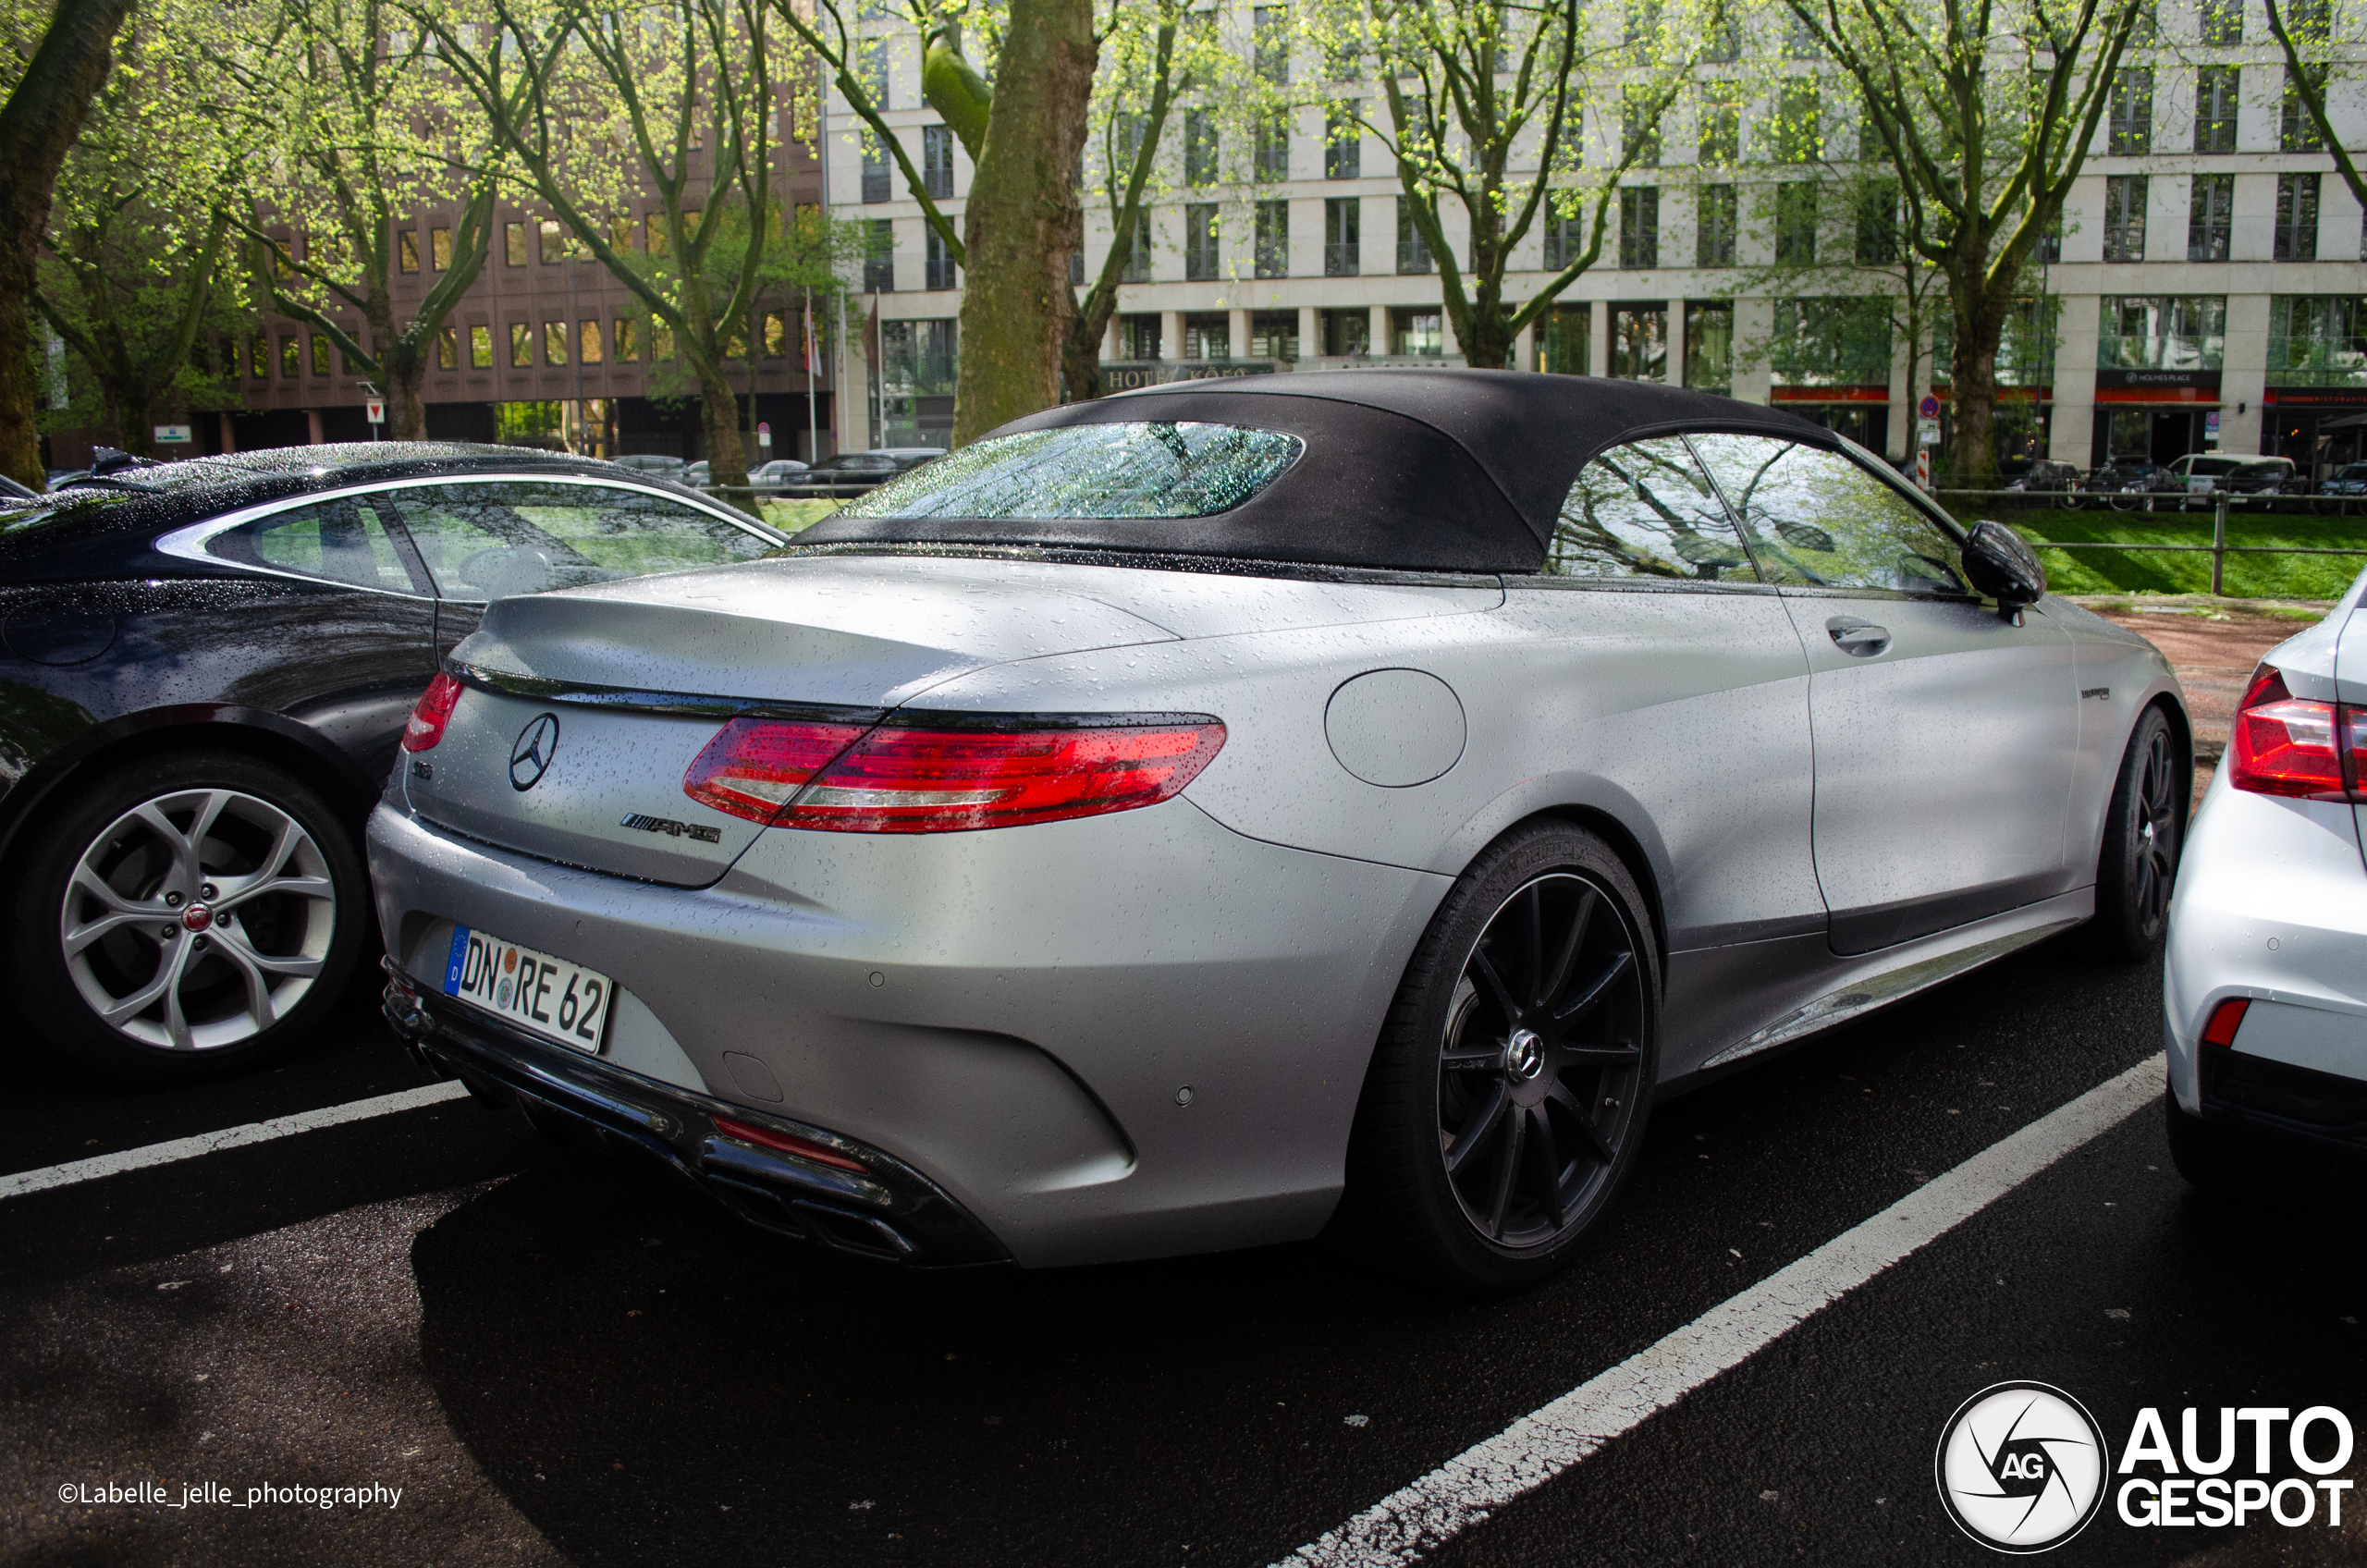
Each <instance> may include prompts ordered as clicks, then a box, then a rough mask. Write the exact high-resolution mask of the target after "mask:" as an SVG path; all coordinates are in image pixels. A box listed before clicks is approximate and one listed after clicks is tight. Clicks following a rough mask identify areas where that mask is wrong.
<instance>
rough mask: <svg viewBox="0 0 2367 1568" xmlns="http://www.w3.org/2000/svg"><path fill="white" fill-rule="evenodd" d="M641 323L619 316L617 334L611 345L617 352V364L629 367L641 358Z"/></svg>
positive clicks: (610, 340) (611, 338) (610, 341)
mask: <svg viewBox="0 0 2367 1568" xmlns="http://www.w3.org/2000/svg"><path fill="white" fill-rule="evenodd" d="M640 328H641V323H639V322H638V321H636V320H634V319H633V318H632V316H619V317H618V318H617V326H616V332H615V334H614V335H613V336H612V337H610V338H609V340H608V341H609V343H610V344H611V346H613V347H614V348H615V349H616V351H617V363H619V364H620V365H629V364H632V363H634V362H636V361H639V360H640V358H641V330H640Z"/></svg>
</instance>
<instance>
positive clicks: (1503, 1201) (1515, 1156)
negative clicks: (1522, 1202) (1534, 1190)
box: [1488, 1111, 1528, 1241]
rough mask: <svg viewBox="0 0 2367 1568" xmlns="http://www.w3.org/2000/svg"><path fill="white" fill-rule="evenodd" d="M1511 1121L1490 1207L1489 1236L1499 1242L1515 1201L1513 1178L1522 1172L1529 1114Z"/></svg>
mask: <svg viewBox="0 0 2367 1568" xmlns="http://www.w3.org/2000/svg"><path fill="white" fill-rule="evenodd" d="M1511 1120H1512V1131H1511V1133H1509V1134H1508V1135H1507V1136H1506V1137H1505V1139H1504V1158H1503V1163H1502V1164H1501V1165H1499V1166H1498V1167H1497V1168H1496V1195H1495V1198H1494V1201H1492V1202H1491V1203H1490V1204H1489V1206H1488V1234H1490V1236H1493V1237H1495V1238H1496V1239H1497V1240H1499V1241H1502V1239H1503V1234H1504V1210H1505V1209H1506V1208H1507V1207H1510V1205H1511V1203H1512V1199H1513V1178H1514V1177H1515V1175H1517V1174H1518V1173H1519V1171H1520V1155H1521V1145H1523V1144H1525V1143H1527V1141H1528V1139H1527V1134H1528V1114H1527V1112H1526V1111H1523V1112H1521V1113H1519V1114H1517V1115H1515V1116H1514V1117H1513V1118H1512V1119H1511Z"/></svg>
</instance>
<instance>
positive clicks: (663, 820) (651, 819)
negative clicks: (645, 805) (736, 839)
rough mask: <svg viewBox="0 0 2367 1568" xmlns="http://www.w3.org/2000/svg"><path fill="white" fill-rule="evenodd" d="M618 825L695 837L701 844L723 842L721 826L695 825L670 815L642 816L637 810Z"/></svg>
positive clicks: (678, 837)
mask: <svg viewBox="0 0 2367 1568" xmlns="http://www.w3.org/2000/svg"><path fill="white" fill-rule="evenodd" d="M618 826H619V827H638V828H640V829H641V830H642V831H643V832H644V833H669V834H671V835H673V836H674V837H675V838H677V839H697V840H698V841H699V842H700V843H702V844H720V843H721V842H723V830H722V829H721V828H717V827H693V826H692V825H691V824H690V823H687V822H677V821H675V820H674V819H673V818H672V817H670V816H644V815H641V814H640V813H639V812H635V813H633V814H632V815H631V816H628V817H626V818H625V819H624V820H623V821H622V822H620V823H619V824H618Z"/></svg>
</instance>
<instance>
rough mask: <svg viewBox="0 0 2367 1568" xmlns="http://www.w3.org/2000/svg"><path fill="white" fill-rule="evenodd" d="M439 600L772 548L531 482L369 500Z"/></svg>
mask: <svg viewBox="0 0 2367 1568" xmlns="http://www.w3.org/2000/svg"><path fill="white" fill-rule="evenodd" d="M378 500H379V502H380V503H381V504H382V505H384V506H386V507H388V508H392V509H393V511H394V513H395V515H396V516H397V517H398V518H399V519H400V520H401V521H402V525H403V527H404V529H405V530H406V531H407V532H408V533H410V534H411V542H412V543H413V544H415V545H418V546H419V553H420V555H421V556H422V557H424V558H425V559H426V561H427V570H429V571H431V572H433V573H434V574H435V586H436V588H437V590H438V591H439V592H440V593H442V594H443V595H444V596H445V597H446V598H448V599H461V600H471V601H482V600H488V599H504V598H508V597H509V596H511V595H512V594H539V593H541V592H543V591H544V590H545V589H549V588H572V587H575V586H577V585H579V584H581V583H585V582H607V581H608V580H610V579H612V578H619V577H644V576H647V575H648V574H650V573H652V572H659V571H681V570H687V569H689V568H692V567H700V566H721V565H723V564H724V563H726V562H728V561H744V560H751V559H754V557H757V556H761V555H763V554H764V553H765V552H766V551H767V550H769V549H771V548H772V547H773V544H772V541H771V540H769V539H767V538H765V537H764V536H762V535H761V534H757V533H751V532H749V531H748V530H746V529H743V528H739V527H735V526H734V525H732V524H731V523H729V522H726V521H723V520H722V519H720V518H717V517H716V516H714V515H712V514H711V513H707V512H703V511H700V510H698V509H697V508H694V507H688V506H684V505H683V504H682V503H681V502H679V501H675V500H671V499H668V497H666V496H653V495H650V494H648V493H647V492H646V491H641V490H622V489H615V488H611V487H609V486H607V485H598V484H549V483H538V482H535V481H533V480H487V481H483V482H480V483H477V484H426V485H415V486H412V487H410V488H407V489H400V490H388V491H385V492H382V493H381V494H380V495H379V496H378Z"/></svg>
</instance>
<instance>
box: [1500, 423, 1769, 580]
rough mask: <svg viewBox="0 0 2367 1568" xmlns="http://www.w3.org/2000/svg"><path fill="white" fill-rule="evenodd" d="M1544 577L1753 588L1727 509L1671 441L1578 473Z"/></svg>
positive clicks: (1632, 445)
mask: <svg viewBox="0 0 2367 1568" xmlns="http://www.w3.org/2000/svg"><path fill="white" fill-rule="evenodd" d="M1544 570H1545V571H1546V573H1547V575H1549V576H1554V577H1596V578H1618V577H1641V578H1666V579H1692V580H1695V581H1706V582H1751V581H1753V579H1752V576H1751V570H1750V557H1748V555H1746V554H1745V553H1744V551H1743V547H1742V540H1741V538H1740V537H1739V536H1738V535H1737V534H1736V533H1735V527H1734V524H1733V522H1732V521H1729V520H1728V519H1727V517H1726V512H1725V508H1723V506H1721V505H1720V504H1719V501H1718V497H1717V494H1716V492H1714V491H1713V490H1711V487H1710V482H1709V480H1708V479H1707V478H1705V477H1703V475H1702V472H1701V468H1700V465H1699V464H1698V463H1696V462H1695V461H1694V460H1693V454H1692V453H1691V452H1690V451H1689V450H1687V449H1686V445H1685V443H1684V441H1683V440H1681V439H1679V438H1678V437H1676V436H1674V435H1667V436H1662V437H1659V438H1657V439H1655V440H1650V441H1631V442H1629V443H1628V444H1627V445H1626V446H1625V447H1613V448H1612V449H1611V450H1610V451H1608V452H1605V453H1604V454H1603V455H1602V456H1600V457H1599V458H1597V459H1594V461H1592V462H1590V463H1588V464H1587V466H1586V467H1585V468H1583V469H1581V470H1580V471H1579V472H1578V478H1577V483H1576V484H1573V485H1571V486H1570V494H1569V496H1568V497H1567V498H1566V499H1565V500H1564V501H1563V503H1562V513H1561V516H1560V517H1559V518H1558V519H1557V520H1556V521H1555V522H1554V526H1553V546H1552V548H1551V550H1550V551H1549V552H1548V553H1547V555H1546V557H1545V568H1544Z"/></svg>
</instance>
